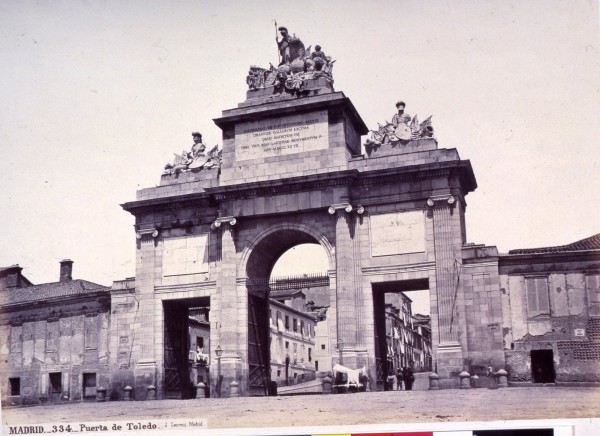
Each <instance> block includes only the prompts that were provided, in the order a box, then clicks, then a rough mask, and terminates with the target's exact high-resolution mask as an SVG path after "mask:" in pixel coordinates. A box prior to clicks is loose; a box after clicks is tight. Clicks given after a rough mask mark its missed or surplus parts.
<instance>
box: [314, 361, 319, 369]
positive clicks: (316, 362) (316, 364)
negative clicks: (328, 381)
mask: <svg viewBox="0 0 600 436" xmlns="http://www.w3.org/2000/svg"><path fill="white" fill-rule="evenodd" d="M318 370H319V361H318V360H315V371H318Z"/></svg>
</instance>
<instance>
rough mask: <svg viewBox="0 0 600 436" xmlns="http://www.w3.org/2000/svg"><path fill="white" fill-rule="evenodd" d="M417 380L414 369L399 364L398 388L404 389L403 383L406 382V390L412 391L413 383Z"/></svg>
mask: <svg viewBox="0 0 600 436" xmlns="http://www.w3.org/2000/svg"><path fill="white" fill-rule="evenodd" d="M414 382H415V374H414V373H413V370H412V369H411V368H409V367H408V366H405V367H401V366H399V367H398V369H397V371H396V383H397V384H396V390H398V391H401V390H402V383H404V390H406V391H412V388H413V383H414Z"/></svg>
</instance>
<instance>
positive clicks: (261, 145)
mask: <svg viewBox="0 0 600 436" xmlns="http://www.w3.org/2000/svg"><path fill="white" fill-rule="evenodd" d="M328 129H329V127H328V117H327V111H316V112H309V113H305V114H298V115H289V116H283V117H278V118H267V119H263V120H257V121H249V122H245V123H239V124H237V125H236V126H235V160H236V161H243V160H251V159H264V158H265V157H272V156H286V155H290V154H296V153H305V152H308V151H314V150H322V149H326V148H327V147H328V146H329V134H328V132H329V130H328Z"/></svg>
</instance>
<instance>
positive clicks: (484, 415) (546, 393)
mask: <svg viewBox="0 0 600 436" xmlns="http://www.w3.org/2000/svg"><path fill="white" fill-rule="evenodd" d="M584 417H600V388H573V387H519V388H504V389H470V390H441V391H392V392H365V393H348V394H337V395H303V396H280V397H252V398H227V399H225V398H224V399H216V398H211V399H202V400H158V401H143V402H142V401H140V402H136V401H132V402H123V401H121V402H107V403H94V402H89V403H76V404H73V403H70V404H69V403H67V404H59V405H43V406H33V407H22V408H5V409H3V410H2V424H3V426H6V425H17V424H27V425H34V424H36V423H44V424H47V423H56V424H61V423H77V422H82V421H95V422H97V421H111V422H112V421H123V420H130V421H131V420H137V419H139V420H143V419H184V418H185V419H187V418H190V419H192V418H206V419H207V420H208V426H207V428H208V429H218V428H240V427H243V428H249V427H252V428H255V427H288V426H322V425H364V424H384V423H439V422H449V421H490V420H521V419H554V418H561V419H562V418H584Z"/></svg>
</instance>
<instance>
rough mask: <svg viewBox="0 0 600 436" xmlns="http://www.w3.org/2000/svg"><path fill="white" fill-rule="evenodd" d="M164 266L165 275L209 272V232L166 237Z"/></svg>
mask: <svg viewBox="0 0 600 436" xmlns="http://www.w3.org/2000/svg"><path fill="white" fill-rule="evenodd" d="M162 267H163V277H168V276H174V275H184V274H199V273H207V272H208V234H204V235H197V236H183V237H175V238H166V239H165V240H164V251H163V264H162ZM152 313H153V312H152V311H150V312H149V315H151V314H152Z"/></svg>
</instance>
